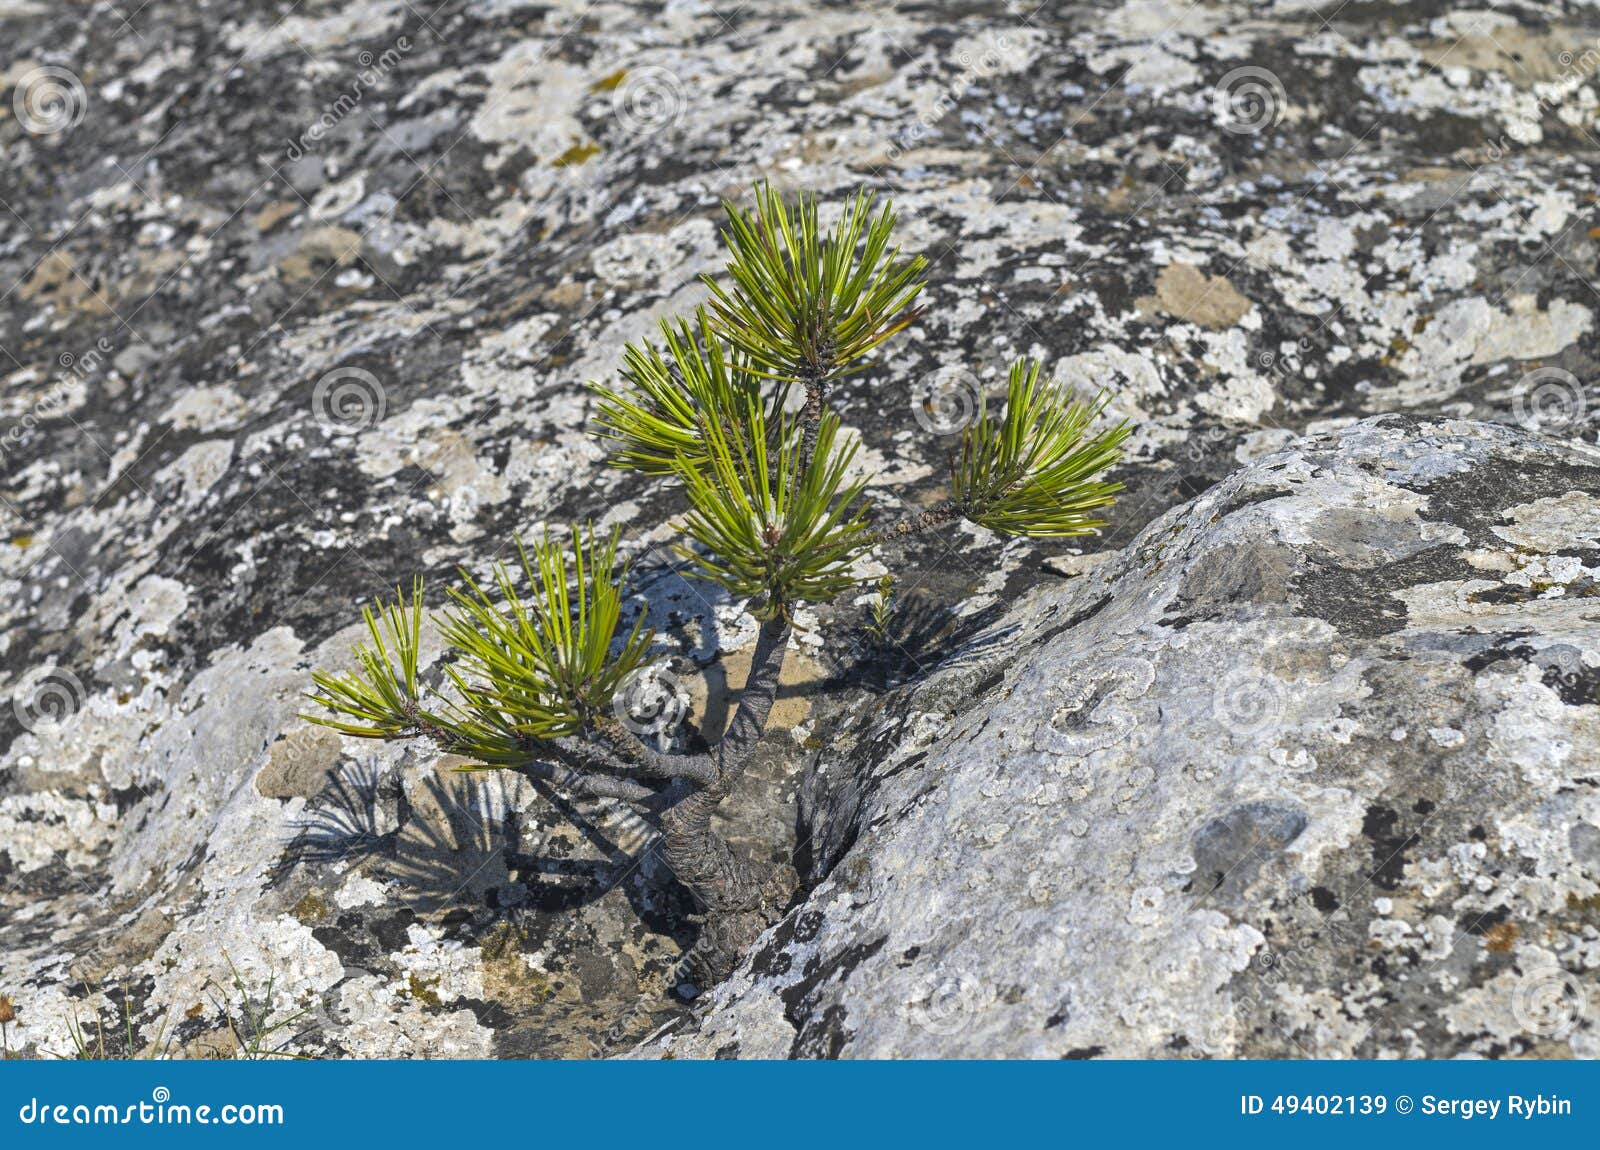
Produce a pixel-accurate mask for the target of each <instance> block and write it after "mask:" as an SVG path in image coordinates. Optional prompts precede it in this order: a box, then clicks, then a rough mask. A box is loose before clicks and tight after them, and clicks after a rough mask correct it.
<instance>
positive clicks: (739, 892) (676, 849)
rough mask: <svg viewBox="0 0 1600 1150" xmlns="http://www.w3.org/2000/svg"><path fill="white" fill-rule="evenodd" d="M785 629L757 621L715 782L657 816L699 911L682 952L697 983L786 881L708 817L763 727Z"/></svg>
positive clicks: (757, 922)
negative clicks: (744, 853) (763, 869)
mask: <svg viewBox="0 0 1600 1150" xmlns="http://www.w3.org/2000/svg"><path fill="white" fill-rule="evenodd" d="M791 630H792V627H791V625H790V624H789V622H788V621H787V620H785V619H783V618H782V617H779V618H775V619H770V620H768V621H766V622H765V623H763V624H762V625H761V634H760V637H759V638H758V639H757V640H756V650H755V655H754V656H753V657H752V659H751V662H750V676H749V678H748V679H747V680H746V682H745V686H744V691H743V692H742V694H741V695H740V698H739V707H738V710H737V711H735V712H734V716H733V721H732V722H731V723H729V724H728V731H727V734H725V735H724V736H723V738H722V740H721V742H720V743H719V744H718V746H717V749H716V750H715V751H714V752H713V757H714V758H715V760H716V762H717V778H716V781H715V782H713V783H712V784H711V785H709V786H707V787H704V788H702V789H700V790H696V791H695V792H693V793H692V794H690V795H689V796H688V797H687V798H685V799H684V800H683V801H681V802H680V803H678V804H677V805H676V806H674V807H672V809H670V810H668V811H666V812H665V813H664V814H663V815H662V816H661V831H662V840H663V851H662V861H664V862H665V863H666V865H667V868H668V869H669V870H670V871H671V872H672V873H673V875H674V876H675V877H676V878H677V879H678V881H679V882H681V883H682V884H683V885H684V886H685V887H686V888H688V890H689V892H690V894H692V895H693V896H694V900H695V905H696V909H697V910H698V911H699V912H700V915H701V916H702V921H701V927H700V937H699V938H698V939H697V940H696V941H695V944H694V946H693V947H692V948H691V949H690V951H689V953H688V955H686V956H685V961H686V965H687V966H688V967H689V969H690V970H691V971H692V972H693V976H694V980H695V982H696V985H697V986H700V987H707V986H712V985H714V984H716V983H717V982H720V981H721V980H722V979H724V978H726V977H727V976H728V975H729V974H730V973H732V971H733V968H734V967H735V966H736V965H737V964H738V962H739V958H740V956H741V955H742V954H743V953H744V952H745V950H747V949H748V948H749V946H750V944H751V943H752V942H754V941H755V939H756V936H757V935H759V934H760V933H761V932H762V930H764V929H765V928H766V926H767V924H768V922H769V921H771V918H772V916H773V913H774V912H776V911H777V910H779V909H781V906H779V905H777V904H778V902H779V901H780V900H781V898H782V891H783V889H784V888H785V887H786V885H787V884H784V883H782V882H771V881H769V878H770V876H768V875H765V874H756V873H755V872H754V871H753V870H752V868H751V867H750V865H749V863H747V862H744V861H742V860H740V859H739V858H738V856H737V855H735V854H734V852H733V848H732V847H730V846H729V845H728V843H727V841H726V840H725V839H724V838H723V837H722V836H721V835H720V834H718V833H717V831H716V830H715V829H714V828H713V827H712V825H711V820H712V815H713V814H714V813H715V812H716V809H717V807H718V806H719V805H720V804H721V802H722V800H723V799H724V798H726V797H727V796H728V795H729V794H731V793H732V791H733V788H734V785H735V784H736V783H737V782H738V781H739V778H740V776H741V775H743V774H744V771H745V767H746V766H748V765H749V762H750V759H751V758H752V757H753V756H754V753H755V749H756V746H757V744H758V743H759V742H760V740H761V736H762V734H763V733H764V732H765V730H766V726H767V717H768V715H769V714H770V713H771V711H772V704H773V701H774V700H775V699H776V698H777V694H778V676H779V673H780V672H781V671H782V669H783V658H784V652H785V651H786V649H787V648H788V644H789V634H790V632H791Z"/></svg>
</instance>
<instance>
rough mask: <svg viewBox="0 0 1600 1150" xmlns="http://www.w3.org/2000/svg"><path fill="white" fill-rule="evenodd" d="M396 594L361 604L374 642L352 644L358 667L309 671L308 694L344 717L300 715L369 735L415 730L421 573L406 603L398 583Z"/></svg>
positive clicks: (387, 736) (387, 735)
mask: <svg viewBox="0 0 1600 1150" xmlns="http://www.w3.org/2000/svg"><path fill="white" fill-rule="evenodd" d="M394 594H395V599H394V602H393V603H385V602H384V601H383V599H381V598H380V599H378V600H377V602H376V607H375V608H374V607H363V608H362V609H361V617H362V618H363V619H364V620H366V624H367V634H368V636H370V638H371V640H372V645H371V646H370V647H368V646H364V645H358V646H357V647H356V649H355V657H356V666H357V670H356V671H354V672H352V673H349V674H345V675H330V674H328V673H327V672H325V671H314V672H312V675H311V680H312V682H313V683H314V684H315V685H316V688H317V689H316V691H315V692H313V693H312V694H310V695H308V696H307V698H309V699H312V700H313V701H315V702H317V703H320V704H321V705H322V706H323V707H325V708H327V709H328V710H329V711H332V712H333V713H334V714H335V715H340V716H343V718H342V719H330V718H327V717H326V716H318V715H302V716H301V718H304V719H308V720H310V721H311V722H313V723H317V724H319V725H321V726H324V727H332V728H333V729H334V730H336V731H342V732H344V733H345V734H347V735H356V736H358V737H361V738H367V739H396V738H405V737H407V736H409V735H411V734H414V733H415V730H416V725H417V715H416V710H415V707H416V702H417V649H418V645H419V643H418V640H419V637H420V635H421V632H422V577H421V576H420V575H419V576H417V578H416V579H414V580H413V581H412V585H411V599H410V602H409V603H408V602H407V600H406V596H405V593H404V592H403V591H401V590H400V588H398V587H396V588H395V592H394Z"/></svg>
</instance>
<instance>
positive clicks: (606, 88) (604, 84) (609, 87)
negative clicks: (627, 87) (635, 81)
mask: <svg viewBox="0 0 1600 1150" xmlns="http://www.w3.org/2000/svg"><path fill="white" fill-rule="evenodd" d="M627 76H628V70H627V69H626V68H618V69H617V70H616V71H615V72H613V73H611V75H609V76H602V77H601V78H600V79H598V80H596V81H595V82H594V83H593V84H590V85H589V91H591V92H611V91H615V90H616V87H617V85H618V84H620V83H622V81H623V80H625V79H627Z"/></svg>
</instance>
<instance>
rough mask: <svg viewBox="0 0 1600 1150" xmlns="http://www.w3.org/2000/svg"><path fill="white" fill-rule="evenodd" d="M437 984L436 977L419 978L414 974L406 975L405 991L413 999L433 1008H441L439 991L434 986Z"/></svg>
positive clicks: (442, 1004)
mask: <svg viewBox="0 0 1600 1150" xmlns="http://www.w3.org/2000/svg"><path fill="white" fill-rule="evenodd" d="M438 985H439V979H437V978H419V977H417V976H416V975H415V974H412V975H408V976H407V977H406V993H407V994H409V995H410V996H411V997H412V998H413V999H414V1000H415V1001H417V1002H420V1003H422V1005H423V1006H426V1007H429V1008H431V1009H433V1010H442V1009H443V1008H444V1003H443V1002H442V1001H441V1000H440V998H439V992H438V991H436V990H434V987H436V986H438Z"/></svg>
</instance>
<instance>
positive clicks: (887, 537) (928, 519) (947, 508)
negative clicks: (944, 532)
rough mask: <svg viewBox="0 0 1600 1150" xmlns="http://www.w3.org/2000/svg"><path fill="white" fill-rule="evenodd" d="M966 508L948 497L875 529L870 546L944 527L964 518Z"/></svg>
mask: <svg viewBox="0 0 1600 1150" xmlns="http://www.w3.org/2000/svg"><path fill="white" fill-rule="evenodd" d="M965 515H966V508H965V507H963V506H962V505H961V504H960V503H958V502H957V501H956V500H954V499H946V500H945V501H944V502H942V503H937V504H935V505H934V506H932V507H930V508H928V509H927V510H926V511H921V512H918V513H917V514H916V515H908V516H906V517H905V518H904V519H901V520H899V521H898V522H896V523H894V524H891V525H890V526H888V527H885V528H884V529H883V530H882V531H875V532H873V533H872V535H871V536H870V537H869V539H870V542H869V544H868V545H869V546H871V547H878V546H880V545H882V544H884V543H889V542H891V541H893V540H897V539H906V538H909V537H910V536H912V535H921V534H922V533H923V532H924V531H931V530H932V529H933V528H935V527H942V526H944V525H945V524H946V523H950V522H952V521H954V520H957V519H961V518H964V517H965Z"/></svg>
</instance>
